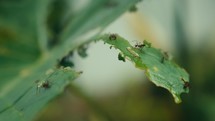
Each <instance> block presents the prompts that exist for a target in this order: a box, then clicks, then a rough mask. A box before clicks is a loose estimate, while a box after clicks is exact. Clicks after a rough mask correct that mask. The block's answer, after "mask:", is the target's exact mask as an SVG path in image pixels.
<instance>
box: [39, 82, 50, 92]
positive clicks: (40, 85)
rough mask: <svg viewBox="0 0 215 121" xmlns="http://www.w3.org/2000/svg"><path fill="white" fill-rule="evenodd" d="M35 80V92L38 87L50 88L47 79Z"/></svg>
mask: <svg viewBox="0 0 215 121" xmlns="http://www.w3.org/2000/svg"><path fill="white" fill-rule="evenodd" d="M35 82H36V83H37V92H39V91H40V88H44V89H49V88H51V84H50V82H49V81H39V80H36V81H35Z"/></svg>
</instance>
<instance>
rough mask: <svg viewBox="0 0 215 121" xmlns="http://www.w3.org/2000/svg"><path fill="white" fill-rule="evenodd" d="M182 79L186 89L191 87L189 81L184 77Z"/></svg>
mask: <svg viewBox="0 0 215 121" xmlns="http://www.w3.org/2000/svg"><path fill="white" fill-rule="evenodd" d="M181 80H182V81H183V82H184V87H183V88H184V89H187V88H189V87H190V83H189V82H187V81H185V80H184V79H183V78H181Z"/></svg>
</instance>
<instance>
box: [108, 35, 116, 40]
mask: <svg viewBox="0 0 215 121" xmlns="http://www.w3.org/2000/svg"><path fill="white" fill-rule="evenodd" d="M116 36H117V35H116V34H110V36H109V40H116V38H117V37H116Z"/></svg>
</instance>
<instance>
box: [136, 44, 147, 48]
mask: <svg viewBox="0 0 215 121" xmlns="http://www.w3.org/2000/svg"><path fill="white" fill-rule="evenodd" d="M145 46H146V45H145V44H135V45H134V47H136V48H142V47H145Z"/></svg>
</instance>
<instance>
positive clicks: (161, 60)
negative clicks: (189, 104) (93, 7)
mask: <svg viewBox="0 0 215 121" xmlns="http://www.w3.org/2000/svg"><path fill="white" fill-rule="evenodd" d="M112 36H114V37H115V39H111V38H112ZM98 39H102V40H104V42H105V43H108V44H110V45H111V46H114V48H117V49H119V50H120V51H121V53H122V54H123V57H125V58H126V59H128V60H130V61H131V62H133V63H134V64H135V66H136V67H137V68H140V69H142V70H145V74H146V76H147V77H148V78H149V79H150V80H151V81H152V82H153V83H154V84H155V85H157V86H160V87H163V88H165V89H167V90H168V91H169V92H171V94H172V95H173V97H174V99H175V102H176V103H180V102H181V98H180V95H181V94H182V93H188V92H189V74H188V73H187V72H186V71H185V70H184V69H182V68H181V67H179V66H178V65H177V64H176V63H175V62H173V61H172V60H170V59H168V58H167V57H166V56H167V55H166V53H163V52H161V50H159V49H156V48H154V47H152V46H151V44H150V43H149V42H147V41H144V42H143V44H142V45H137V46H136V47H133V46H131V45H130V43H129V42H128V41H127V40H126V39H124V38H122V37H120V36H119V35H116V34H111V35H109V34H106V35H103V36H101V37H99V38H98Z"/></svg>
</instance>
